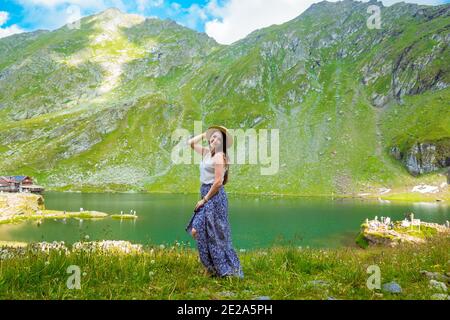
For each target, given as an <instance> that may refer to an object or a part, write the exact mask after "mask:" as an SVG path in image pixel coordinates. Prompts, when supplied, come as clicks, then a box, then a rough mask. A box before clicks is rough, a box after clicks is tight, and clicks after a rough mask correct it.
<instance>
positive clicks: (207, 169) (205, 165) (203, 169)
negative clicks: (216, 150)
mask: <svg viewBox="0 0 450 320" xmlns="http://www.w3.org/2000/svg"><path fill="white" fill-rule="evenodd" d="M225 170H226V169H225ZM224 176H225V171H224V173H223V176H222V179H223V178H224ZM215 177H216V176H215V167H214V161H213V159H212V158H211V152H209V151H208V153H207V154H206V155H205V156H204V157H203V159H202V161H201V162H200V182H201V183H202V184H213V183H214V180H215Z"/></svg>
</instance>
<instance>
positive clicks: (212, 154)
mask: <svg viewBox="0 0 450 320" xmlns="http://www.w3.org/2000/svg"><path fill="white" fill-rule="evenodd" d="M217 131H219V132H220V133H221V134H222V151H223V154H224V155H225V174H224V176H223V183H222V184H223V185H226V184H227V182H228V170H229V169H230V164H229V163H230V161H229V160H230V159H229V157H228V152H227V135H226V134H225V133H224V132H222V130H217ZM215 153H216V150H214V149H213V150H212V152H211V157H214V154H215Z"/></svg>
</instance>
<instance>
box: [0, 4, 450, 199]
mask: <svg viewBox="0 0 450 320" xmlns="http://www.w3.org/2000/svg"><path fill="white" fill-rule="evenodd" d="M374 4H375V5H378V6H379V7H380V8H381V22H382V25H381V29H369V28H368V26H367V23H366V22H367V19H368V18H369V16H370V14H369V13H367V8H368V6H369V5H374ZM449 29H450V5H449V4H446V5H441V6H419V5H415V4H405V3H397V4H395V5H392V6H390V7H384V6H383V5H382V3H381V2H374V1H371V2H369V3H361V2H355V1H350V0H345V1H341V2H333V3H329V2H326V1H325V2H321V3H318V4H314V5H312V6H311V7H310V8H309V9H308V10H306V11H305V12H304V13H302V14H301V15H300V16H299V17H297V18H295V19H294V20H292V21H289V22H287V23H284V24H282V25H273V26H271V27H268V28H264V29H261V30H257V31H255V32H253V33H252V34H250V35H248V36H247V37H246V38H244V39H242V40H240V41H238V42H235V43H234V44H232V45H228V46H225V45H220V44H218V43H216V42H215V41H214V40H213V39H211V38H209V37H208V36H207V35H206V34H203V33H198V32H195V31H193V30H190V29H188V28H185V27H182V26H180V25H178V24H176V23H175V22H173V21H170V20H159V19H146V18H143V17H141V16H138V15H129V14H124V13H122V12H120V11H119V10H117V9H108V10H106V11H104V12H102V13H100V14H98V15H93V16H90V17H86V18H83V19H81V21H80V28H72V27H71V26H70V25H68V26H64V27H62V28H60V29H58V30H55V31H52V32H48V31H37V32H34V33H26V34H20V35H13V36H10V37H7V38H4V39H1V40H0V52H1V54H0V116H1V117H2V119H3V126H2V127H1V128H0V155H1V157H0V159H1V160H0V172H2V174H11V175H12V174H27V175H32V176H34V177H36V178H37V179H38V181H39V183H40V184H43V185H45V186H47V188H48V189H54V190H83V191H111V190H115V191H150V192H196V191H197V190H198V186H199V182H198V167H197V165H195V164H192V165H175V164H173V163H172V161H171V151H172V149H173V147H174V142H172V141H171V135H172V133H173V132H174V131H175V130H176V129H177V128H186V129H188V130H189V131H191V132H192V133H193V130H194V121H202V122H203V124H204V129H206V127H207V126H208V125H211V124H223V125H225V126H227V127H228V128H243V129H248V128H254V129H255V130H259V129H279V136H280V163H279V172H278V174H276V175H267V176H265V175H261V174H260V166H259V165H257V166H256V165H240V166H232V168H231V172H230V184H229V185H228V186H227V190H229V191H230V192H241V193H269V194H270V193H282V194H298V195H332V194H339V195H350V194H358V193H372V194H377V193H378V192H379V189H380V188H387V189H393V190H394V191H395V192H402V193H404V192H406V191H407V190H409V189H410V187H411V186H414V185H417V184H420V183H434V184H436V183H439V184H440V183H442V182H444V181H445V177H444V176H443V173H444V170H446V169H445V168H447V167H449V166H450V104H449V101H450V99H449V98H450V89H449V83H450V70H449V68H450V67H449V63H448V61H450V56H449V48H448V44H449V39H450V36H449V34H450V32H449ZM447 195H448V192H447Z"/></svg>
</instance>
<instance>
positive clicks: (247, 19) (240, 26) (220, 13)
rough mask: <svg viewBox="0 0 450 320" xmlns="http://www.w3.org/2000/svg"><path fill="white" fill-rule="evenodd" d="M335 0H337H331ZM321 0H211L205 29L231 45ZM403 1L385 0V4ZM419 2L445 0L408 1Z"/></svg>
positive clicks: (434, 2)
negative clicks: (222, 1) (224, 0)
mask: <svg viewBox="0 0 450 320" xmlns="http://www.w3.org/2000/svg"><path fill="white" fill-rule="evenodd" d="M331 1H334V0H331ZM316 2H319V1H318V0H227V1H226V2H225V3H224V4H222V5H221V4H219V3H218V2H217V0H210V1H209V3H208V4H207V5H206V9H207V12H208V13H209V14H210V15H211V16H212V17H213V18H212V19H211V20H209V21H207V22H206V24H205V31H206V33H207V34H208V35H209V36H210V37H213V38H214V39H215V40H216V41H217V42H219V43H222V44H230V43H233V42H235V41H237V40H239V39H242V38H244V37H245V36H246V35H248V34H249V33H251V32H253V31H255V30H257V29H261V28H265V27H268V26H270V25H273V24H281V23H284V22H287V21H289V20H292V19H294V18H295V17H297V16H299V15H300V14H301V13H302V12H303V11H305V10H306V9H307V8H308V7H309V6H311V5H312V4H313V3H316ZM396 2H400V1H398V0H384V1H383V3H384V4H385V5H391V4H393V3H396ZM405 2H412V3H419V4H440V3H443V0H406V1H405Z"/></svg>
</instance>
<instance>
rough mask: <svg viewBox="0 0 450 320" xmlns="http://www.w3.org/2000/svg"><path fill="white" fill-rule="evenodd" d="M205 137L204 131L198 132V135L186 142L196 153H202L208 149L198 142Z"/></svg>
mask: <svg viewBox="0 0 450 320" xmlns="http://www.w3.org/2000/svg"><path fill="white" fill-rule="evenodd" d="M205 137H206V132H204V133H202V134H199V135H198V136H195V137H193V138H192V139H189V140H188V142H187V144H188V145H189V146H191V148H192V149H194V150H195V152H197V153H198V154H201V155H204V154H205V153H206V152H207V151H208V149H206V148H204V147H202V145H201V144H200V142H201V141H202V139H203V138H205Z"/></svg>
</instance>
